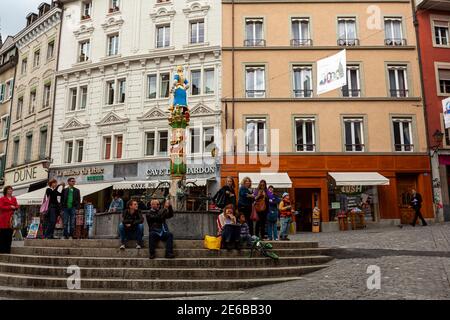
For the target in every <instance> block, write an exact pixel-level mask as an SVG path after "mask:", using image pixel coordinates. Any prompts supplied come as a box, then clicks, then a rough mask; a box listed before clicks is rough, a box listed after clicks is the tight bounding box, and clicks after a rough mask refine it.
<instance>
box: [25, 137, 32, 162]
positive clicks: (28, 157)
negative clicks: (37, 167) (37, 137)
mask: <svg viewBox="0 0 450 320" xmlns="http://www.w3.org/2000/svg"><path fill="white" fill-rule="evenodd" d="M32 151H33V135H32V134H29V133H28V134H27V139H26V148H25V162H27V163H28V162H30V161H31V154H32Z"/></svg>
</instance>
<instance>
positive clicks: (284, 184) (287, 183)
mask: <svg viewBox="0 0 450 320" xmlns="http://www.w3.org/2000/svg"><path fill="white" fill-rule="evenodd" d="M245 177H249V178H250V179H251V180H252V188H257V187H258V184H259V182H260V181H261V180H266V182H267V186H270V185H272V186H273V187H274V188H275V189H276V188H287V189H289V188H292V181H291V178H289V175H288V174H287V173H286V172H241V173H239V182H241V181H242V179H244V178H245Z"/></svg>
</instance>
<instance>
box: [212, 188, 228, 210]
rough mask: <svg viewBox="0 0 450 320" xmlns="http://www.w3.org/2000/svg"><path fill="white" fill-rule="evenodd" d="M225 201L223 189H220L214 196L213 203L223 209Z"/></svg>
mask: <svg viewBox="0 0 450 320" xmlns="http://www.w3.org/2000/svg"><path fill="white" fill-rule="evenodd" d="M225 199H226V194H225V189H223V188H222V189H220V190H219V191H217V193H216V195H215V196H214V202H215V203H216V205H217V206H218V207H219V208H220V209H223V208H225Z"/></svg>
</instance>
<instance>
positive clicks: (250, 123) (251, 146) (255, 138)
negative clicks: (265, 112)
mask: <svg viewBox="0 0 450 320" xmlns="http://www.w3.org/2000/svg"><path fill="white" fill-rule="evenodd" d="M246 138H247V141H246V144H247V151H248V152H265V151H266V120H265V119H247V127H246Z"/></svg>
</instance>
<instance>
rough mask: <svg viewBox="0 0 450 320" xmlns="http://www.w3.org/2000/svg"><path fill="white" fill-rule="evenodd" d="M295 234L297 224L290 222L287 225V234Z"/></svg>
mask: <svg viewBox="0 0 450 320" xmlns="http://www.w3.org/2000/svg"><path fill="white" fill-rule="evenodd" d="M296 233H297V224H296V223H295V222H291V224H290V225H289V234H296Z"/></svg>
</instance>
